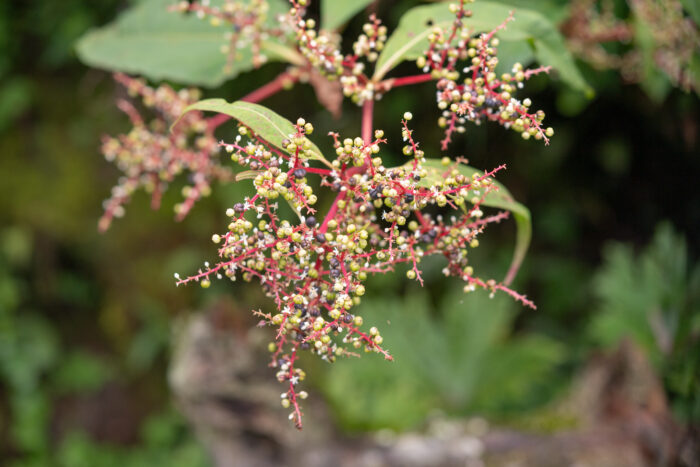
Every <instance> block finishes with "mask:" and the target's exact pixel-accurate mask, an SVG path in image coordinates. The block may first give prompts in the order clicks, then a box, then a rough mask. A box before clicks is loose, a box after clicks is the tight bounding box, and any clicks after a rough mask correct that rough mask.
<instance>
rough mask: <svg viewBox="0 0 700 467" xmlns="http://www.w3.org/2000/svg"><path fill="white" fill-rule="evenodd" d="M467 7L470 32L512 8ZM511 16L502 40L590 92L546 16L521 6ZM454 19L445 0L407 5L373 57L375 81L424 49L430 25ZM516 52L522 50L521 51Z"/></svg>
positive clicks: (493, 22)
mask: <svg viewBox="0 0 700 467" xmlns="http://www.w3.org/2000/svg"><path fill="white" fill-rule="evenodd" d="M469 9H470V10H472V13H473V15H472V17H471V18H467V19H465V20H464V22H465V24H466V25H467V26H469V27H470V28H471V29H472V30H473V32H474V33H479V32H489V31H491V30H493V29H494V28H496V27H497V26H498V25H500V24H501V23H503V21H504V20H505V19H506V18H507V17H508V16H509V14H510V12H511V11H512V10H513V8H512V7H509V6H508V5H503V4H501V3H497V2H488V1H479V2H477V3H474V4H472V5H470V6H469ZM514 17H515V21H512V22H510V23H508V26H507V27H506V29H504V30H501V31H499V32H498V33H497V35H498V37H499V38H500V39H501V41H502V43H504V42H511V41H516V42H522V41H525V42H526V43H528V44H529V46H530V48H531V49H532V53H533V56H534V58H535V59H536V60H537V61H538V62H539V63H540V64H542V65H550V66H552V68H554V69H555V70H556V71H557V73H558V74H559V76H560V78H561V79H562V81H564V82H565V83H567V84H568V85H569V86H571V87H572V88H574V89H577V90H579V91H582V92H585V93H587V94H590V93H591V92H592V90H591V88H590V87H589V86H588V85H587V84H586V82H585V81H584V79H583V77H582V76H581V73H580V72H579V70H578V68H577V67H576V64H575V62H574V59H573V57H572V56H571V53H570V52H569V51H568V50H567V49H566V44H565V42H564V39H563V38H562V36H561V34H559V32H558V31H557V28H556V26H555V25H554V24H552V22H551V21H550V20H549V19H548V18H547V17H545V16H544V15H542V14H540V13H538V12H536V11H533V10H528V9H525V8H518V9H517V10H515V15H514ZM454 19H455V15H454V14H452V13H450V11H449V9H448V6H447V5H446V4H445V3H438V4H435V5H425V6H418V7H415V8H412V9H410V10H409V11H408V12H406V14H404V15H403V17H402V18H401V21H400V22H399V26H398V28H397V29H396V30H395V31H394V33H393V34H392V35H391V37H389V39H388V40H387V42H386V45H385V46H384V49H383V50H382V53H381V54H380V56H379V58H378V59H377V66H376V70H375V73H374V77H373V79H374V80H375V81H378V80H380V79H382V78H383V77H384V76H385V75H386V74H387V73H388V72H389V71H390V70H391V69H393V68H394V67H395V66H396V65H398V64H399V63H401V62H402V61H404V60H414V59H416V58H418V57H419V56H421V55H423V54H424V53H425V52H426V51H427V50H428V47H429V42H428V35H429V34H430V32H431V31H432V29H433V28H434V27H436V26H439V27H443V28H444V27H449V26H450V25H451V24H452V22H453V21H454ZM504 45H505V44H504ZM506 47H508V46H506ZM510 49H513V47H510ZM518 53H519V54H522V52H521V51H519V52H518ZM508 65H510V64H508Z"/></svg>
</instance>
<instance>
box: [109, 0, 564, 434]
mask: <svg viewBox="0 0 700 467" xmlns="http://www.w3.org/2000/svg"><path fill="white" fill-rule="evenodd" d="M290 3H291V9H290V10H289V12H288V14H287V15H286V20H284V21H282V22H283V23H284V22H285V21H286V22H287V26H286V29H285V28H284V27H283V28H282V29H285V31H290V34H291V35H292V36H293V37H294V38H295V41H296V48H297V51H298V52H299V53H300V55H301V56H302V57H303V59H304V60H305V63H304V64H303V65H298V64H297V65H296V66H295V67H292V68H290V70H288V71H287V72H286V73H283V74H282V75H280V77H279V78H278V79H277V80H275V81H274V82H272V83H269V84H267V85H265V86H263V87H262V88H261V89H259V90H258V91H255V92H253V93H251V94H250V95H248V96H246V97H245V98H244V99H243V100H247V101H248V102H255V101H257V100H260V99H263V98H264V97H266V96H268V95H270V94H271V93H274V92H277V91H278V90H280V89H282V88H283V87H286V86H287V85H288V84H290V83H291V82H293V81H296V80H298V79H300V76H302V75H303V74H308V73H309V72H310V71H311V70H317V71H318V72H319V73H320V74H321V75H323V76H324V77H325V79H328V80H332V81H339V82H340V83H341V86H342V89H343V92H344V94H345V95H346V96H347V97H349V98H350V99H351V100H352V101H354V102H356V103H358V104H362V105H363V120H362V137H356V138H342V137H341V136H340V135H338V134H336V133H331V134H330V136H331V137H332V138H333V143H334V148H335V158H334V159H333V160H332V161H328V160H326V159H325V158H323V157H318V155H317V154H315V153H313V152H312V147H313V145H312V143H311V142H310V140H309V135H310V134H312V132H313V126H312V124H311V123H309V122H306V121H305V120H304V119H302V118H300V119H299V120H297V122H296V125H295V126H294V128H295V132H294V133H292V134H289V135H287V138H286V140H284V141H283V142H282V144H281V145H279V144H277V145H274V144H271V143H270V142H269V141H266V140H265V139H264V138H262V137H261V136H259V135H258V134H256V133H255V131H254V130H253V129H252V128H250V127H248V126H246V125H245V124H243V123H241V124H239V126H238V134H237V135H236V136H235V138H234V139H233V140H232V141H217V140H215V139H214V130H215V129H216V128H217V127H218V126H219V125H221V124H222V123H223V122H225V121H226V120H227V119H228V117H227V116H226V115H219V116H217V117H213V118H210V119H205V118H204V117H203V116H202V114H201V112H197V111H193V112H188V113H186V114H185V115H184V116H182V117H181V114H182V112H183V111H184V110H185V108H186V107H187V106H188V105H190V104H192V103H194V102H195V101H196V100H197V99H198V93H197V92H196V91H193V90H182V91H179V92H175V91H174V90H172V89H171V88H169V87H167V86H161V87H159V88H157V89H153V88H151V87H149V86H147V85H146V84H145V83H144V82H142V81H140V80H136V79H132V78H128V77H126V76H124V75H117V76H116V79H117V80H118V81H120V82H121V83H123V84H124V85H125V86H126V87H127V89H128V90H129V92H130V94H131V95H132V96H140V97H141V98H142V99H143V101H144V104H145V106H146V107H149V108H153V109H154V111H155V113H156V118H155V120H154V121H153V123H152V124H150V125H148V126H147V125H146V124H145V123H144V121H143V120H142V118H141V117H140V115H139V113H138V112H137V111H136V109H135V108H134V107H133V106H132V105H131V104H129V103H128V102H126V101H120V104H119V105H120V107H121V108H122V109H123V110H124V111H125V112H126V113H127V114H128V115H129V117H130V118H131V120H132V124H133V126H134V128H133V130H132V131H131V132H130V133H128V134H127V135H121V136H119V137H117V138H105V141H104V143H103V152H104V154H105V156H106V157H107V159H108V160H114V161H115V162H116V163H117V165H118V166H119V168H120V169H121V170H122V171H123V172H124V177H123V178H122V179H120V182H119V185H117V186H116V187H115V188H114V189H113V193H112V198H110V199H109V200H108V201H106V205H105V206H106V212H105V215H104V217H103V218H102V220H101V221H100V228H101V229H105V228H107V226H108V225H109V222H110V220H111V219H112V217H114V216H120V215H121V214H122V213H123V207H122V205H123V203H124V202H126V201H127V200H128V198H129V197H130V195H131V194H132V193H133V191H134V190H135V189H137V188H139V187H143V188H145V189H146V190H148V191H152V192H153V200H154V204H158V200H159V199H160V195H161V193H162V192H163V190H164V189H165V187H166V186H167V184H168V183H169V182H171V181H172V180H173V179H174V177H175V176H177V175H178V174H180V173H181V172H188V173H189V177H190V179H191V180H192V184H191V185H189V186H187V187H185V189H184V190H183V195H184V196H185V200H184V201H183V202H182V203H181V204H178V205H177V206H176V213H177V216H178V218H181V217H183V216H184V215H185V214H186V213H187V212H188V211H189V209H190V208H191V206H192V204H193V203H194V202H195V201H196V200H197V199H198V198H199V197H201V196H206V195H207V194H208V193H209V191H210V189H211V188H210V186H211V183H212V181H214V180H220V181H231V180H232V179H233V178H232V172H231V170H230V169H229V168H227V167H224V166H223V165H222V164H221V162H220V158H219V154H220V151H221V150H223V151H224V152H225V153H227V154H228V155H229V156H230V158H231V160H232V161H233V162H234V163H236V164H238V165H240V166H242V167H244V168H245V169H246V171H245V172H242V173H239V174H238V179H252V180H253V184H254V186H255V194H254V195H253V196H251V197H246V198H245V199H243V200H242V201H241V202H238V203H235V204H233V205H232V206H231V207H230V208H229V209H228V210H227V211H226V216H227V217H228V228H227V229H226V230H225V231H224V232H222V233H219V234H215V235H213V236H212V241H213V242H214V243H215V244H217V245H218V254H219V257H220V259H219V261H218V262H217V263H216V264H214V265H210V264H209V263H205V264H204V267H203V268H202V269H200V270H199V271H198V273H197V274H195V275H192V276H189V277H185V278H181V277H180V276H179V275H178V274H175V278H176V281H177V284H178V285H180V284H187V283H191V282H197V283H199V284H200V285H201V286H202V287H204V288H208V287H209V286H210V285H211V281H212V280H214V279H224V278H227V279H229V280H231V281H237V280H239V279H240V280H243V281H246V282H249V281H253V280H255V281H258V282H259V283H260V285H261V287H262V289H263V290H264V292H265V293H266V294H267V296H269V297H270V298H271V299H272V300H273V301H274V303H275V308H276V311H275V312H274V313H264V312H262V311H256V312H255V314H256V315H257V316H259V317H260V318H261V321H260V323H261V324H262V325H269V326H272V327H274V328H275V339H274V341H273V342H271V343H270V345H269V349H270V352H271V353H272V360H271V366H272V367H274V368H275V369H276V370H277V379H278V380H279V381H280V382H282V383H284V384H285V385H286V389H285V391H284V393H283V394H282V405H283V406H284V407H285V408H290V409H291V413H290V415H289V417H290V419H291V420H292V421H293V422H294V423H295V424H296V426H297V427H301V424H302V422H301V419H302V412H301V408H300V405H299V400H300V399H304V398H306V396H307V393H306V392H305V391H303V390H299V385H300V383H301V382H302V381H303V380H304V378H305V373H304V371H303V370H302V369H301V368H299V365H298V359H299V356H300V354H301V353H302V352H310V353H312V354H316V355H318V356H320V357H321V358H322V359H324V360H326V361H329V362H332V361H334V360H335V359H336V358H337V357H339V356H347V355H350V356H357V355H358V352H360V351H363V352H375V353H379V354H381V355H383V356H384V357H385V358H386V359H389V360H390V359H391V355H390V354H389V352H388V351H387V350H386V349H384V347H383V338H382V335H381V333H380V331H379V330H378V329H377V328H375V327H371V328H370V329H365V328H364V327H363V318H362V316H360V315H359V314H358V313H357V306H358V305H359V304H360V301H361V298H362V296H363V295H364V294H365V291H366V282H367V279H368V277H369V276H370V275H374V274H385V273H389V272H392V271H394V270H395V269H396V268H397V267H398V266H402V265H403V267H405V268H406V277H407V278H408V279H410V280H416V281H418V282H419V283H420V284H422V283H423V278H422V276H421V270H420V268H419V265H420V263H421V262H422V260H423V259H424V258H425V257H428V256H432V255H438V256H441V257H443V258H444V259H445V261H446V264H445V267H444V269H443V273H444V274H445V275H446V276H453V277H457V278H459V279H461V280H462V281H463V282H464V290H465V292H470V291H473V290H475V289H477V288H482V289H486V290H488V291H490V292H491V293H495V292H496V291H499V290H500V291H503V292H505V293H507V294H509V295H511V296H512V297H513V298H514V299H516V300H518V301H520V302H522V303H523V304H524V305H526V306H530V307H533V308H534V304H533V303H532V302H531V301H530V300H528V299H527V298H526V297H525V296H523V295H520V294H518V293H517V292H515V291H513V290H511V289H509V288H508V287H507V286H506V285H504V284H503V283H501V282H498V281H496V280H493V279H490V280H483V279H481V278H479V276H477V275H476V274H475V272H474V269H473V266H472V265H471V264H470V261H469V250H470V249H472V248H476V247H478V245H479V238H478V237H479V235H480V234H481V233H482V232H483V230H484V229H485V227H486V226H487V225H488V224H490V223H494V222H500V221H501V220H503V219H505V218H507V217H508V213H507V212H499V213H495V214H493V215H485V214H484V212H483V210H482V204H483V202H484V199H485V197H486V196H488V195H489V194H490V193H492V192H493V191H495V190H497V189H498V188H497V185H496V184H494V183H493V177H494V175H495V174H496V173H497V172H499V171H500V170H502V169H504V168H505V166H504V165H502V166H499V167H496V168H494V169H493V170H491V171H488V172H485V173H479V172H473V171H472V170H462V169H463V166H462V163H463V162H466V161H464V160H462V159H457V160H450V159H449V158H446V157H445V158H442V159H441V160H440V162H436V160H435V159H427V158H426V157H425V153H424V151H423V150H422V149H421V148H420V146H419V144H418V143H417V142H416V140H415V139H414V138H413V130H412V129H411V128H410V127H409V121H410V120H411V119H412V115H411V114H410V113H408V112H406V113H405V114H404V118H403V120H402V127H401V135H402V138H403V141H404V148H403V154H404V155H405V156H406V157H407V158H408V162H406V163H405V164H403V165H401V166H399V167H386V166H385V165H384V161H383V159H382V157H381V156H380V152H381V147H382V145H383V144H385V143H386V140H385V138H384V132H383V131H382V130H373V126H372V109H373V103H374V101H375V100H377V99H379V98H381V96H382V94H383V93H385V92H387V91H388V90H390V89H392V88H393V87H395V86H400V85H408V84H415V83H420V82H425V81H428V80H436V82H437V105H438V107H439V109H441V110H442V111H443V114H442V116H441V117H440V120H439V124H440V126H442V127H444V128H445V138H444V140H443V141H442V147H443V149H446V148H447V145H448V143H449V142H450V141H451V136H452V134H453V133H454V132H455V131H457V132H461V131H463V128H464V127H463V125H464V123H465V122H466V121H472V122H475V123H476V124H479V123H481V122H482V121H494V122H497V123H499V124H500V125H502V126H504V127H506V128H510V129H513V130H515V131H518V132H519V133H521V134H522V136H523V138H525V139H528V138H530V137H533V138H534V139H538V140H543V141H545V142H548V141H549V139H548V138H549V137H551V136H552V134H553V131H552V129H551V128H543V127H542V120H543V118H544V113H543V112H542V111H536V112H534V113H532V112H530V110H529V109H530V106H531V102H530V100H529V99H524V100H518V99H516V98H515V97H514V94H515V92H516V91H517V90H518V89H519V88H520V87H522V84H523V82H524V81H525V80H527V79H528V78H529V77H530V76H532V75H534V74H536V73H540V72H546V71H548V67H543V68H537V69H534V70H527V71H526V70H524V69H523V67H522V66H521V65H520V64H515V65H514V66H513V68H512V72H511V73H503V74H501V75H500V76H497V75H496V72H495V67H496V65H497V64H498V58H497V47H498V39H497V38H496V37H494V34H495V33H496V32H497V31H498V30H500V29H502V28H504V27H506V25H507V23H508V21H510V20H511V19H512V16H511V17H510V18H507V19H506V21H504V23H503V24H501V25H500V26H498V27H497V28H496V29H494V30H493V31H491V32H489V33H486V34H475V32H474V31H472V30H470V29H469V28H468V27H467V26H466V25H465V22H464V20H465V18H468V17H469V16H470V15H471V13H470V12H469V11H468V10H466V9H465V3H467V2H465V0H460V2H459V3H457V4H453V5H450V6H449V8H450V11H452V13H454V15H455V20H454V21H453V22H452V23H451V24H450V25H448V26H447V27H445V28H439V27H435V28H434V29H433V30H432V31H431V33H430V35H429V46H428V49H427V50H426V51H425V54H424V55H423V56H422V57H420V58H419V59H418V61H417V64H418V66H419V67H420V68H421V69H422V70H423V72H424V74H423V75H418V76H410V77H404V78H390V79H385V80H381V81H378V82H375V81H373V80H372V79H371V78H368V76H367V75H365V73H364V70H365V66H366V64H367V63H372V62H375V61H376V60H377V57H378V54H379V53H381V51H382V49H383V47H384V44H385V42H386V34H387V31H386V27H385V26H383V25H382V24H381V22H380V21H379V19H377V18H376V17H375V16H371V17H370V20H369V22H368V23H367V24H365V25H364V27H363V33H362V34H361V35H360V37H359V38H358V39H357V41H356V42H355V43H354V44H353V47H352V49H353V53H352V54H350V55H343V54H342V53H341V51H340V40H339V37H338V36H337V35H335V34H334V33H332V32H327V31H323V30H322V31H318V32H317V31H316V29H315V27H316V24H315V22H314V21H313V20H311V19H304V15H305V9H306V7H307V0H290ZM255 5H257V6H259V7H260V9H259V10H258V9H256V8H254V6H255ZM263 5H266V2H264V1H262V0H254V1H252V2H251V3H249V4H248V6H242V5H240V4H239V3H237V2H234V1H228V0H227V1H226V2H224V4H223V6H222V7H211V6H209V5H208V3H206V2H204V1H203V2H193V3H189V2H181V4H180V6H179V9H180V10H187V11H193V12H196V14H197V15H198V16H200V17H202V18H209V20H210V21H212V22H213V23H216V24H221V23H222V22H223V23H227V24H229V25H231V26H232V28H233V35H232V36H230V37H229V39H230V41H231V42H230V44H229V45H228V46H227V47H229V48H227V49H226V50H225V52H226V53H233V52H232V51H233V50H234V49H236V48H239V47H241V46H242V44H244V45H245V46H246V47H252V48H253V54H254V56H255V57H258V58H257V60H258V62H257V63H258V64H259V63H261V61H264V58H263V57H262V56H261V55H260V54H259V46H260V43H261V42H260V41H263V40H265V39H266V38H267V37H269V35H271V34H279V35H284V34H285V33H283V32H279V33H278V32H276V31H277V30H273V29H268V27H267V26H265V25H264V24H265V16H266V14H267V11H268V10H267V8H265V7H263ZM282 29H280V31H282ZM243 40H246V41H249V42H241V41H243ZM230 57H231V58H230V61H232V60H234V59H235V55H231V56H230ZM178 117H181V118H180V120H179V121H177V119H178ZM175 121H177V123H176V124H175V126H174V127H173V129H172V131H171V132H170V133H167V129H168V127H169V126H170V125H171V124H172V123H173V122H175ZM318 162H320V163H322V164H321V165H322V166H320V167H318V166H314V165H312V164H313V163H315V164H316V165H319V163H318ZM313 178H316V179H317V180H316V181H313ZM319 190H323V191H325V192H328V191H330V192H332V193H335V199H334V201H333V203H332V204H331V206H330V208H329V210H328V212H327V213H326V215H325V216H323V218H320V217H317V212H316V209H315V208H314V206H315V205H316V204H317V202H318V194H317V193H318V191H319ZM280 203H288V204H289V205H290V206H291V208H292V210H293V212H294V214H295V216H296V217H294V218H293V219H288V218H284V216H283V215H282V211H280V209H279V208H280Z"/></svg>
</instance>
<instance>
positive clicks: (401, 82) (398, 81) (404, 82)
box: [383, 73, 433, 88]
mask: <svg viewBox="0 0 700 467" xmlns="http://www.w3.org/2000/svg"><path fill="white" fill-rule="evenodd" d="M432 79H433V77H432V76H431V75H430V73H425V74H422V75H413V76H402V77H401V78H391V79H388V80H385V81H383V82H384V83H386V85H387V86H388V87H390V88H395V87H397V86H408V85H410V84H418V83H425V82H426V81H430V80H432Z"/></svg>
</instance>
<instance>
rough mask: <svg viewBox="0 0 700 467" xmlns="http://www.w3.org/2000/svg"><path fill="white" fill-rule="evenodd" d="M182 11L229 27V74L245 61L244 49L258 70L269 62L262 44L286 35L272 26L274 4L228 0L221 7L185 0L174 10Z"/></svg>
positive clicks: (224, 49) (226, 50) (204, 0)
mask: <svg viewBox="0 0 700 467" xmlns="http://www.w3.org/2000/svg"><path fill="white" fill-rule="evenodd" d="M173 9H174V10H177V11H180V12H183V13H185V12H193V13H194V14H195V15H196V16H197V18H200V19H209V22H210V24H211V25H212V26H214V27H219V26H221V27H226V28H227V29H228V30H227V31H226V32H225V33H224V40H225V43H224V44H223V45H222V46H221V52H222V53H224V54H226V65H225V70H224V71H225V72H226V73H230V72H231V71H232V67H233V63H234V62H235V61H236V60H237V59H240V58H241V50H250V51H251V53H252V60H253V65H254V66H255V67H256V68H257V67H259V66H261V65H263V64H264V63H266V62H267V60H268V57H267V56H266V55H265V54H264V53H263V52H262V42H263V41H265V40H267V39H268V38H270V37H271V36H272V37H275V36H276V37H279V36H282V35H284V31H283V30H282V29H280V28H273V27H271V26H270V25H269V24H268V23H269V22H268V14H269V11H270V5H269V4H268V3H267V1H265V0H250V1H247V2H241V1H237V0H224V2H223V4H222V5H221V6H216V5H211V1H210V0H201V1H200V2H192V3H190V2H188V1H185V0H183V1H181V2H179V3H178V4H177V5H176V6H174V7H173Z"/></svg>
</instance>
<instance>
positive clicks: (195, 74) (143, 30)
mask: <svg viewBox="0 0 700 467" xmlns="http://www.w3.org/2000/svg"><path fill="white" fill-rule="evenodd" d="M174 3H175V2H174V1H173V0H143V1H141V2H138V3H137V4H136V5H135V6H133V7H132V8H130V9H128V10H127V11H126V12H125V13H123V14H122V15H121V16H120V17H119V18H118V19H117V20H116V21H114V22H113V23H111V24H108V25H107V26H105V27H102V28H100V29H96V30H92V31H90V32H88V33H87V34H85V35H84V36H83V37H82V38H81V39H80V40H79V41H78V43H77V44H76V50H77V53H78V56H79V57H80V59H81V60H82V61H83V62H84V63H86V64H88V65H90V66H93V67H96V68H104V69H107V70H113V71H123V72H126V73H133V74H140V75H143V76H146V77H147V78H149V79H152V80H155V81H161V80H164V79H169V80H173V81H175V82H178V83H182V84H193V85H201V86H209V87H214V86H218V85H219V84H221V83H222V82H224V81H225V80H226V79H229V78H231V77H233V76H235V75H237V74H239V73H242V72H245V71H248V70H251V69H252V68H253V62H252V55H251V51H250V48H242V49H240V50H239V52H240V54H241V57H240V58H239V59H238V60H236V61H235V62H234V63H233V65H232V69H231V72H230V73H228V74H227V73H225V70H224V67H225V65H226V54H224V53H222V52H221V46H222V45H225V44H226V43H227V41H226V39H225V38H224V33H225V32H226V31H227V28H226V27H224V26H220V27H214V26H212V25H211V24H210V23H209V21H206V20H200V19H198V18H196V17H195V16H194V15H192V14H183V13H180V12H170V11H168V7H170V6H172V5H173V4H174ZM283 3H284V2H282V0H272V1H271V2H270V12H269V13H268V15H269V16H270V17H274V16H275V15H276V12H279V11H280V6H281V5H283ZM270 44H271V45H273V44H272V43H270ZM280 47H283V48H285V49H286V47H284V46H281V45H280V44H274V45H273V47H270V49H269V50H268V49H267V48H265V47H264V49H265V50H263V52H264V53H265V54H266V55H267V56H268V59H269V60H285V59H286V58H284V57H283V56H284V55H285V54H284V50H279V49H280ZM273 49H274V50H273Z"/></svg>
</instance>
